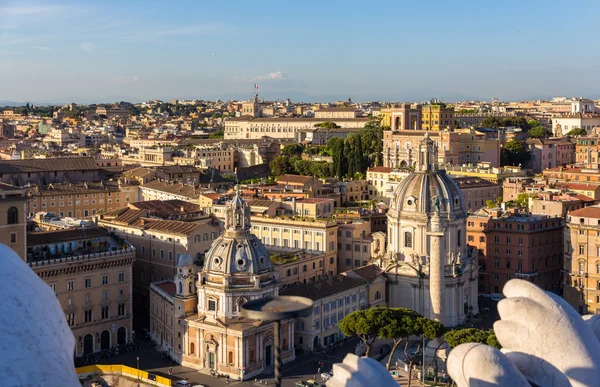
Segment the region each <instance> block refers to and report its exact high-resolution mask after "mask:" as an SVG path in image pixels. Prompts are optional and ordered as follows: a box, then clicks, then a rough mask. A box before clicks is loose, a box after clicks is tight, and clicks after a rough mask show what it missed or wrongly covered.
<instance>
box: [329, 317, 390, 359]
mask: <svg viewBox="0 0 600 387" xmlns="http://www.w3.org/2000/svg"><path fill="white" fill-rule="evenodd" d="M385 310H387V308H370V309H365V310H357V311H354V312H352V313H350V314H349V315H347V316H345V317H344V318H343V319H341V320H340V321H338V327H339V328H340V330H341V331H342V333H343V334H344V335H345V336H348V337H351V336H355V335H356V336H358V337H359V338H360V339H361V340H362V341H363V343H365V347H366V349H367V350H366V356H367V357H369V355H370V354H371V350H372V349H373V344H374V343H375V340H377V335H378V334H379V333H380V331H381V329H383V327H384V326H385V325H386V324H388V323H389V322H390V319H389V315H388V314H387V313H384V311H385Z"/></svg>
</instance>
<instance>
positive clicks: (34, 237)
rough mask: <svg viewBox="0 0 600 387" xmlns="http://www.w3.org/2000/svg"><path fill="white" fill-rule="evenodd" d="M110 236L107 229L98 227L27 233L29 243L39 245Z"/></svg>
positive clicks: (29, 244)
mask: <svg viewBox="0 0 600 387" xmlns="http://www.w3.org/2000/svg"><path fill="white" fill-rule="evenodd" d="M108 236H109V232H108V231H107V230H106V229H104V228H98V227H94V228H71V229H66V230H56V231H42V232H32V233H27V245H28V246H39V245H46V244H52V243H60V242H69V241H77V240H81V239H91V238H98V237H108Z"/></svg>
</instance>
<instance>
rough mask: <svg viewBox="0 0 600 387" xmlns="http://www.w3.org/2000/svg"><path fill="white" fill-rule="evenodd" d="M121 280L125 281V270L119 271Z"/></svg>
mask: <svg viewBox="0 0 600 387" xmlns="http://www.w3.org/2000/svg"><path fill="white" fill-rule="evenodd" d="M119 282H125V272H120V273H119Z"/></svg>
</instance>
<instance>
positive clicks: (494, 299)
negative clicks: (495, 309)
mask: <svg viewBox="0 0 600 387" xmlns="http://www.w3.org/2000/svg"><path fill="white" fill-rule="evenodd" d="M501 299H502V297H500V296H499V295H493V296H492V297H491V300H492V301H495V302H498V301H500V300H501Z"/></svg>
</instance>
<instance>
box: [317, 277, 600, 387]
mask: <svg viewBox="0 0 600 387" xmlns="http://www.w3.org/2000/svg"><path fill="white" fill-rule="evenodd" d="M503 291H504V295H505V296H506V298H505V299H503V300H501V301H500V302H499V303H498V311H499V314H500V318H501V319H500V320H499V321H496V323H495V324H494V331H495V332H496V336H497V338H498V341H499V342H500V344H501V345H502V347H503V349H502V350H501V351H499V350H497V349H495V348H492V347H489V346H487V345H483V344H462V345H459V346H458V347H456V348H454V349H453V350H452V351H450V356H449V358H448V364H447V368H448V372H449V374H450V376H451V377H452V378H453V379H454V381H455V382H456V385H457V386H458V387H493V386H511V387H521V386H524V387H525V386H526V387H529V386H531V385H532V384H535V385H538V386H555V387H563V386H564V387H567V386H572V387H584V386H585V387H592V386H600V316H596V315H595V316H584V317H583V318H582V317H581V316H579V314H578V313H577V312H576V311H575V310H574V309H573V308H572V307H571V306H570V305H569V304H567V303H566V301H564V300H563V299H562V298H560V297H558V296H556V295H555V294H552V293H546V292H544V291H543V290H541V289H540V288H539V287H537V286H535V285H534V284H532V283H530V282H527V281H524V280H511V281H509V282H508V283H507V284H506V285H505V286H504V290H503ZM333 375H334V376H333V378H332V379H330V380H329V381H328V382H327V386H328V387H341V386H358V385H367V384H361V382H362V381H363V380H368V384H369V385H374V384H377V385H378V386H379V387H384V386H390V387H392V386H394V387H395V386H397V383H396V382H395V381H394V380H393V379H392V378H391V377H390V375H389V372H388V371H386V370H385V368H384V367H383V366H382V365H380V364H379V363H377V362H375V361H372V359H365V358H360V359H359V358H357V357H356V356H354V355H348V356H346V358H345V359H344V363H342V364H336V365H334V369H333ZM530 382H531V384H530Z"/></svg>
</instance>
